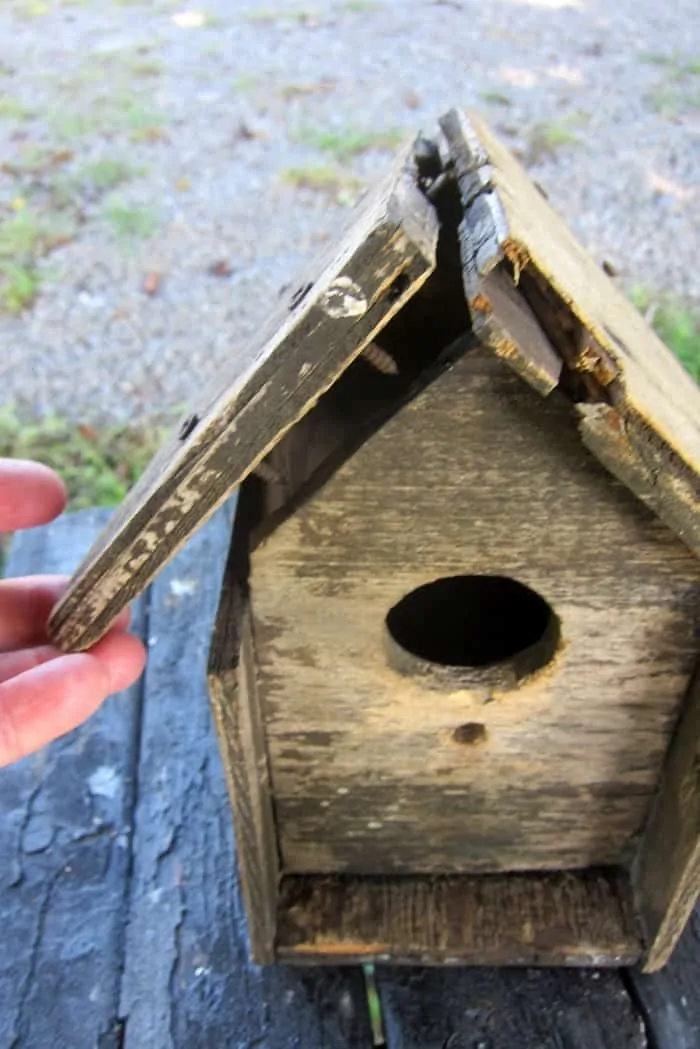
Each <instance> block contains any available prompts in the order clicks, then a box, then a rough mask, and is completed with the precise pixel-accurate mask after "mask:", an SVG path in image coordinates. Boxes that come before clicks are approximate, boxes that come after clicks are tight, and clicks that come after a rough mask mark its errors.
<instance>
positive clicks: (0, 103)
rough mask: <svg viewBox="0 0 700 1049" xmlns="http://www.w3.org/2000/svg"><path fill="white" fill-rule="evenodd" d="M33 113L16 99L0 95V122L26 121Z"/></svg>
mask: <svg viewBox="0 0 700 1049" xmlns="http://www.w3.org/2000/svg"><path fill="white" fill-rule="evenodd" d="M32 116H34V113H33V111H32V110H31V109H29V108H28V107H27V106H25V104H24V103H23V102H20V100H19V99H18V98H13V97H12V95H3V94H0V120H27V119H28V118H29V117H32Z"/></svg>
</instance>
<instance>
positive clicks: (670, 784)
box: [633, 673, 700, 972]
mask: <svg viewBox="0 0 700 1049" xmlns="http://www.w3.org/2000/svg"><path fill="white" fill-rule="evenodd" d="M633 874H634V885H635V891H636V896H637V901H638V907H639V910H640V912H641V915H642V919H643V921H644V926H645V934H646V940H647V943H648V945H649V951H648V956H647V960H646V968H647V969H648V970H649V971H650V972H654V971H655V970H656V969H659V968H660V967H661V966H662V965H664V964H665V963H666V961H667V960H668V957H669V955H670V954H671V951H672V950H673V947H674V945H675V943H676V940H677V939H678V937H679V936H680V934H681V932H682V930H683V927H684V926H685V923H686V921H687V920H688V917H689V915H690V913H691V912H692V910H693V907H694V906H695V901H696V900H697V898H698V893H700V673H699V674H697V675H696V677H695V680H694V681H693V683H692V686H691V688H690V690H689V696H688V699H687V701H686V703H685V706H684V708H683V713H682V715H681V717H680V720H679V722H678V726H677V728H676V732H675V734H674V737H673V740H672V742H671V746H670V747H669V751H668V756H667V759H666V763H665V765H664V771H663V776H662V779H661V786H660V789H659V794H658V796H657V798H656V802H655V804H654V808H653V811H652V815H651V818H650V820H649V821H648V823H647V825H646V827H645V828H644V833H643V835H642V839H641V842H640V846H639V850H638V852H637V855H636V856H635V862H634V866H633Z"/></svg>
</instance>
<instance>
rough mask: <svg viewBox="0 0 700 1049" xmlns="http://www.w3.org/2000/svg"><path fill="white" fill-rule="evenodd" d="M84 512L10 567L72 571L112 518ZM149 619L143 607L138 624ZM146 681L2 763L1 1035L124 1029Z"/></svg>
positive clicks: (102, 1042) (110, 1036)
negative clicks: (123, 983)
mask: <svg viewBox="0 0 700 1049" xmlns="http://www.w3.org/2000/svg"><path fill="white" fill-rule="evenodd" d="M107 517H108V513H107V512H106V511H104V510H103V511H92V510H90V511H84V512H81V513H79V514H71V515H69V516H65V517H63V518H61V519H60V520H58V521H55V522H54V523H53V524H52V525H51V526H50V527H49V528H39V529H33V530H32V531H30V532H25V533H23V534H20V535H17V536H16V537H15V539H14V540H13V544H12V548H11V553H10V558H9V562H8V565H7V573H6V574H7V575H9V576H15V575H31V574H34V573H37V572H42V573H59V574H63V573H66V574H67V573H69V572H71V571H72V570H73V569H74V568H75V566H76V564H77V563H78V561H79V559H80V557H81V556H82V554H83V552H84V551H85V549H86V547H87V546H88V545H89V544H90V543H91V542H92V541H93V540H94V538H95V536H96V535H97V534H98V532H99V530H100V528H102V527H103V526H104V524H105V522H106V520H107ZM143 628H144V606H143V603H139V604H138V606H137V607H136V608H135V609H134V616H133V629H134V630H136V631H137V632H141V631H142V630H143ZM141 697H142V685H141V683H139V684H137V685H135V686H134V687H133V688H131V689H129V690H128V691H127V692H123V693H121V694H120V695H118V696H114V697H112V698H111V699H109V700H107V702H106V703H105V704H104V705H103V707H102V708H101V709H100V710H99V711H98V712H97V713H96V714H95V715H94V716H93V717H92V718H91V719H90V720H89V721H88V722H87V724H85V725H83V726H81V727H80V728H79V729H76V730H75V731H74V732H71V733H70V734H69V735H67V736H64V737H63V738H62V739H59V740H57V741H56V742H55V743H53V744H51V745H50V746H48V747H45V748H44V749H43V750H41V751H40V752H39V753H38V754H34V755H32V756H30V757H27V758H25V759H24V760H23V761H21V762H19V763H18V764H16V765H13V766H11V767H9V768H4V769H2V770H1V771H0V923H1V925H2V937H3V945H4V949H3V951H2V953H1V956H0V1045H2V1046H3V1047H8V1049H9V1047H11V1046H12V1047H17V1049H46V1046H51V1045H55V1046H70V1047H71V1049H95V1047H96V1046H99V1047H100V1049H112V1047H116V1046H117V1044H118V1039H119V1030H120V1025H119V1015H120V1014H119V1008H118V1004H119V985H120V973H121V963H122V958H123V940H124V927H123V915H124V901H125V894H126V886H127V878H128V872H129V867H130V864H131V850H132V842H131V815H132V809H133V804H134V791H135V771H136V761H137V749H138V733H139V720H140V711H141Z"/></svg>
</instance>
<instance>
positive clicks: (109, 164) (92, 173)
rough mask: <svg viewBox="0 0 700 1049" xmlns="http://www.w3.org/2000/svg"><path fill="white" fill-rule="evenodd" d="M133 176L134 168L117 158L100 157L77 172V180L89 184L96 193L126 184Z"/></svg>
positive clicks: (135, 172)
mask: <svg viewBox="0 0 700 1049" xmlns="http://www.w3.org/2000/svg"><path fill="white" fill-rule="evenodd" d="M135 174H137V171H136V168H133V167H132V166H131V164H127V162H126V161H125V160H121V159H120V158H118V157H101V158H100V159H99V160H93V161H91V162H90V163H89V164H85V165H84V167H82V168H81V169H80V171H79V172H78V179H79V181H80V182H81V183H85V182H87V183H89V185H90V186H92V187H94V188H95V189H96V190H97V191H98V192H101V193H106V192H108V191H109V190H111V189H116V187H117V186H121V185H122V183H124V182H128V181H129V179H131V178H133V177H134V175H135Z"/></svg>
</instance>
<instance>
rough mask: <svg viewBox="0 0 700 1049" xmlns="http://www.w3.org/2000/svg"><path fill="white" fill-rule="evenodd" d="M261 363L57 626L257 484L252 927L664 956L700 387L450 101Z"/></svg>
mask: <svg viewBox="0 0 700 1049" xmlns="http://www.w3.org/2000/svg"><path fill="white" fill-rule="evenodd" d="M232 370H233V376H232V378H231V379H230V381H229V383H228V385H226V384H222V385H221V387H220V388H219V389H218V390H216V391H215V392H214V393H213V395H211V396H203V397H202V398H201V400H200V401H199V402H198V403H196V404H195V405H194V406H193V409H192V413H191V414H190V415H189V416H188V418H187V419H186V420H184V422H183V424H182V427H181V429H180V431H179V433H178V434H177V435H176V436H175V437H174V438H173V441H172V443H171V444H170V445H168V446H167V447H166V448H165V449H164V450H163V452H162V454H161V455H160V456H159V457H158V459H157V460H156V461H155V462H154V464H153V466H152V468H151V470H150V472H149V473H148V474H147V475H146V477H145V478H144V479H143V481H142V482H141V483H140V484H139V485H138V487H137V488H136V489H135V490H134V492H133V493H132V495H131V497H130V499H129V501H128V502H127V503H126V505H125V506H124V507H123V509H122V510H121V511H120V512H119V513H118V514H117V516H116V518H115V520H114V521H113V523H112V525H111V526H110V528H109V530H108V533H107V534H106V535H105V536H104V537H103V538H102V540H101V541H100V543H99V544H98V546H97V547H96V548H95V550H94V551H93V552H92V553H91V554H90V555H89V556H88V558H87V560H86V562H85V564H84V565H83V567H82V568H81V570H80V571H79V572H78V574H77V576H76V578H75V579H74V581H73V584H72V587H71V589H70V591H69V592H68V594H67V596H66V597H65V599H64V600H63V602H62V603H61V605H60V606H59V607H58V608H57V609H56V610H55V613H54V616H53V620H52V626H53V631H54V634H55V637H56V638H57V639H58V641H59V642H60V643H61V644H62V645H63V646H65V647H67V648H81V647H85V646H87V645H89V644H91V643H92V642H94V641H95V639H96V638H97V637H98V636H99V635H100V634H101V633H102V632H103V631H104V630H105V629H106V628H107V626H108V625H109V623H110V622H111V620H112V619H113V618H114V616H115V615H116V613H117V612H118V611H119V610H120V609H121V607H122V606H123V605H124V603H125V602H126V601H127V600H129V599H131V598H132V597H133V596H134V595H135V594H136V593H137V592H138V591H139V590H140V589H142V588H143V587H144V586H145V585H146V583H147V582H148V580H149V579H150V578H151V577H152V576H153V574H154V573H155V572H156V571H157V570H158V569H159V568H160V567H161V565H162V564H163V563H164V561H165V560H166V559H167V558H168V557H169V556H170V555H171V554H172V553H173V552H174V550H175V549H176V548H177V547H178V546H179V545H180V544H181V543H182V542H183V541H184V540H185V539H186V538H187V536H188V535H189V534H190V533H191V532H192V531H193V530H194V529H195V528H197V527H198V526H199V525H200V524H201V523H202V522H203V521H204V520H205V519H206V518H207V516H208V515H209V514H211V513H212V511H213V510H214V509H215V508H216V507H217V506H218V505H219V504H220V503H221V502H222V500H224V499H225V498H226V497H227V496H228V495H229V493H231V491H232V490H233V489H234V487H235V486H240V490H239V498H238V504H237V512H236V519H235V526H234V530H233V536H232V542H231V550H230V556H229V559H228V565H227V567H226V574H225V583H224V588H223V594H222V597H221V604H220V610H219V614H218V620H217V624H216V629H215V636H214V639H213V645H212V651H211V664H210V683H211V698H212V704H213V709H214V714H215V718H216V724H217V727H218V732H219V737H220V742H221V749H222V754H223V759H224V763H225V766H226V769H227V772H228V778H229V784H230V791H231V799H232V803H233V809H234V814H235V824H236V833H237V841H238V857H239V864H240V872H241V877H242V882H243V887H244V892H245V900H246V905H247V911H248V919H249V928H250V934H251V939H252V945H253V951H254V955H255V957H256V959H257V960H259V961H261V962H269V961H273V960H282V961H333V962H338V961H348V962H353V961H358V960H370V959H375V960H381V961H400V962H421V963H425V962H427V963H439V964H449V963H476V962H478V963H494V964H520V963H527V964H533V963H535V964H536V963H541V964H568V965H585V964H592V965H601V964H611V965H619V964H627V963H632V962H635V961H637V960H639V959H643V960H644V964H645V965H646V967H647V968H648V969H655V968H657V967H659V966H660V965H662V964H663V963H664V961H665V960H666V959H667V957H668V955H669V953H670V951H671V949H672V947H673V944H674V942H675V941H676V939H677V937H678V935H679V934H680V931H681V929H682V927H683V924H684V922H685V919H686V917H687V916H688V913H689V911H690V909H691V907H692V904H693V902H694V900H695V897H696V894H697V892H698V887H699V886H700V744H699V740H700V681H698V678H697V677H696V678H695V679H694V673H695V670H696V666H697V662H698V639H699V629H698V627H699V623H700V608H699V602H698V597H699V595H700V562H699V561H698V558H697V555H698V553H700V501H699V492H700V477H699V465H700V391H699V390H698V389H697V388H696V387H695V385H694V384H693V382H692V381H691V379H690V378H689V377H688V376H687V375H686V374H685V372H684V371H683V370H682V369H681V367H680V366H679V365H678V364H677V363H676V361H675V360H674V359H673V358H672V356H671V354H670V353H669V352H668V351H667V349H666V348H665V347H664V346H663V345H662V344H661V343H660V342H659V340H658V339H657V338H656V337H655V336H654V334H653V333H652V332H651V331H650V330H649V329H648V328H647V327H646V325H645V323H644V322H643V320H642V319H641V318H640V317H639V316H638V315H637V313H636V312H635V311H634V310H633V309H632V308H631V307H630V306H629V305H628V304H627V302H626V301H625V300H624V299H623V297H622V296H621V295H620V294H619V293H618V292H617V291H616V289H615V288H614V287H613V286H612V284H611V282H610V280H609V279H608V278H607V277H606V276H605V274H604V273H603V272H602V271H601V270H600V269H599V267H598V266H597V265H596V264H595V263H594V262H593V261H592V259H591V258H590V257H589V256H588V255H587V254H586V253H585V252H584V251H583V250H582V249H581V247H580V246H579V244H578V243H577V242H576V241H575V240H574V238H573V237H572V236H571V234H570V233H569V232H568V231H567V229H566V228H565V227H564V225H563V224H562V222H561V221H560V220H559V219H558V218H557V217H556V215H555V214H554V213H553V212H552V210H551V209H550V207H549V205H548V204H547V202H546V201H545V199H544V198H543V196H542V194H541V192H540V191H538V189H537V188H535V187H534V186H533V184H532V183H531V182H530V181H529V180H528V178H527V176H526V175H525V173H524V172H523V170H522V169H521V168H520V167H519V165H518V164H517V162H516V161H515V160H514V159H513V157H512V156H511V155H510V154H509V153H508V151H507V150H506V149H505V148H504V147H503V146H502V145H501V144H500V143H499V142H498V141H497V140H496V139H495V138H494V137H493V135H492V134H491V133H490V132H489V131H488V130H487V128H486V127H485V126H484V125H483V124H482V123H481V122H480V121H479V120H478V119H477V118H470V119H467V118H466V117H465V116H463V115H460V114H457V113H454V112H453V113H450V114H449V115H448V116H447V117H445V118H444V120H443V121H442V122H441V129H440V132H439V133H438V134H436V136H435V138H434V140H432V141H427V140H425V139H422V138H421V139H417V140H416V142H414V143H413V144H412V145H411V147H410V148H407V149H406V151H405V152H404V153H403V154H402V156H401V157H400V158H399V161H398V163H397V166H396V168H395V170H394V172H393V174H392V176H391V178H390V179H389V180H388V182H387V184H386V185H385V186H383V187H381V188H380V189H379V190H378V191H377V192H376V193H375V194H374V196H373V197H372V198H371V199H370V200H368V201H367V202H365V203H364V205H363V206H362V208H361V209H360V211H359V214H358V216H357V217H356V220H355V222H354V224H353V225H352V227H351V228H350V230H349V232H348V234H347V236H346V237H345V239H344V240H343V241H342V243H341V244H340V245H339V247H338V251H337V252H336V253H335V255H334V256H333V258H332V259H330V260H328V261H326V263H325V264H324V265H322V266H321V265H320V266H318V267H317V268H315V269H310V270H309V272H308V274H306V276H305V280H304V282H303V283H302V284H301V286H300V287H299V289H298V291H297V292H296V293H295V294H294V296H293V297H292V299H291V301H290V302H289V303H288V304H285V309H284V311H283V317H282V318H281V319H280V318H276V319H274V320H273V321H272V322H271V323H270V325H269V328H268V330H267V332H265V333H264V334H263V335H261V336H260V340H259V343H258V346H257V353H256V355H255V356H252V355H250V354H249V355H248V356H247V357H240V358H239V357H236V358H234V360H233V368H232ZM694 681H695V683H693V682H694Z"/></svg>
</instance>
